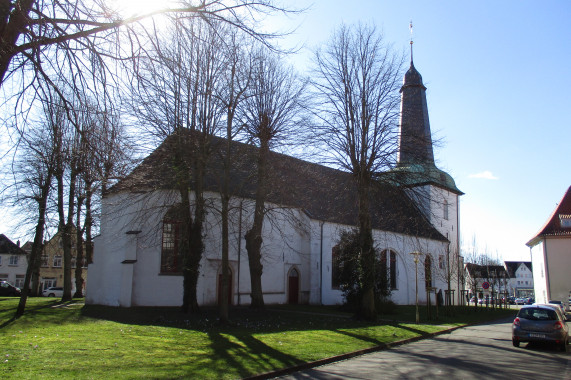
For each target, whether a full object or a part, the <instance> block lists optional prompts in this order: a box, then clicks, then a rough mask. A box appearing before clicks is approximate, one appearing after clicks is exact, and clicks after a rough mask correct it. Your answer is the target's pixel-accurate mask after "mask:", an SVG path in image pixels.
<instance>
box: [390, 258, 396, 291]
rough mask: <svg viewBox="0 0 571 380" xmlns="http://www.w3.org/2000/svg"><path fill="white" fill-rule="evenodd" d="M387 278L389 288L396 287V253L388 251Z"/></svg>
mask: <svg viewBox="0 0 571 380" xmlns="http://www.w3.org/2000/svg"><path fill="white" fill-rule="evenodd" d="M389 278H390V284H391V289H397V254H396V252H395V251H390V255H389Z"/></svg>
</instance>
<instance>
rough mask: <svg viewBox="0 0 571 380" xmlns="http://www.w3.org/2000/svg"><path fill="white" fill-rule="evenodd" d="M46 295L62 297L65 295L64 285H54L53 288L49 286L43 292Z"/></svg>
mask: <svg viewBox="0 0 571 380" xmlns="http://www.w3.org/2000/svg"><path fill="white" fill-rule="evenodd" d="M42 295H43V296H44V297H62V296H63V287H61V286H54V287H51V288H47V289H46V290H44V291H43V292H42Z"/></svg>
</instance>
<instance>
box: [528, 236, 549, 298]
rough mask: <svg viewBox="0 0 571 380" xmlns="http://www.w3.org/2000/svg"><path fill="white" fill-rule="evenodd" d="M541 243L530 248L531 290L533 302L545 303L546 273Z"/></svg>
mask: <svg viewBox="0 0 571 380" xmlns="http://www.w3.org/2000/svg"><path fill="white" fill-rule="evenodd" d="M543 248H544V245H543V242H540V243H539V244H537V245H536V246H534V247H533V248H531V268H532V270H533V288H534V292H535V302H537V303H546V302H547V300H548V294H547V272H546V269H545V257H544V252H543Z"/></svg>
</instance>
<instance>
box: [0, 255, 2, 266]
mask: <svg viewBox="0 0 571 380" xmlns="http://www.w3.org/2000/svg"><path fill="white" fill-rule="evenodd" d="M0 265H2V256H0Z"/></svg>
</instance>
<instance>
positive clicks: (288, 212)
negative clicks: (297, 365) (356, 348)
mask: <svg viewBox="0 0 571 380" xmlns="http://www.w3.org/2000/svg"><path fill="white" fill-rule="evenodd" d="M207 198H208V200H209V204H210V206H211V210H210V211H209V212H208V215H207V217H206V221H205V224H206V226H207V233H206V234H205V241H204V242H205V252H204V255H203V258H202V260H201V267H200V276H199V280H198V285H197V298H198V302H199V304H201V305H214V304H216V303H217V298H218V275H219V273H221V243H220V238H219V237H220V236H221V224H220V215H219V214H218V213H217V212H216V211H215V210H217V209H219V197H218V196H217V195H216V194H207ZM172 199H173V198H172V194H170V193H166V192H163V193H160V194H155V195H153V196H136V198H133V196H132V195H125V194H120V195H112V196H110V197H108V198H106V199H105V200H104V202H105V204H104V207H103V212H104V215H103V222H102V229H101V236H99V237H98V238H97V240H96V244H95V255H94V263H93V264H90V265H89V276H90V281H89V284H88V288H87V294H86V302H87V303H95V304H104V305H111V306H135V305H138V306H180V305H181V304H182V293H183V289H182V288H183V285H182V283H183V277H182V275H166V274H161V273H160V265H161V264H160V262H161V239H162V223H161V222H162V218H163V216H164V214H165V213H166V210H167V209H168V207H166V206H163V207H161V206H162V205H163V204H164V203H165V202H168V201H169V200H170V204H173V203H175V202H176V201H173V200H172ZM232 203H233V207H231V210H232V211H231V215H230V218H231V222H230V232H229V243H230V244H229V261H230V268H231V272H232V284H231V288H232V303H233V304H238V303H240V304H242V305H247V304H249V303H250V295H249V293H250V278H249V265H248V259H247V252H246V248H245V241H244V239H243V236H244V235H245V233H246V231H247V230H248V229H249V228H250V226H251V223H252V217H253V206H254V204H253V202H252V201H251V200H250V201H246V200H240V199H233V200H232ZM240 203H241V205H242V212H241V214H240V211H239V210H240V207H238V206H239V205H240ZM125 205H127V206H125ZM268 208H270V209H272V212H270V213H269V217H268V219H266V220H265V222H264V228H263V236H264V243H263V246H262V252H263V255H264V256H263V265H264V272H263V275H262V288H263V291H264V301H265V302H266V303H267V304H273V303H287V302H288V274H289V271H290V270H292V268H295V269H296V270H297V271H298V273H299V275H300V286H299V297H298V300H299V302H303V303H306V302H308V303H311V304H325V305H335V304H341V303H342V302H343V295H342V292H341V291H340V290H339V289H334V288H332V286H331V272H332V257H331V252H332V248H333V247H334V246H335V245H336V244H337V243H338V241H339V236H340V233H341V232H342V231H343V230H349V229H351V228H352V227H351V226H346V225H339V224H334V223H322V222H320V221H317V220H313V219H310V218H309V216H308V215H306V214H304V213H303V212H301V211H300V210H292V209H280V208H278V207H275V205H268ZM143 211H145V212H143ZM145 213H146V215H145ZM240 215H241V222H240ZM127 232H130V233H129V234H127ZM373 238H374V240H375V245H376V247H377V248H378V249H380V250H383V249H391V250H393V251H395V252H396V253H397V288H396V289H394V290H393V291H392V294H391V299H392V300H393V301H394V302H395V303H398V304H412V303H414V299H415V297H414V295H415V287H414V278H415V277H414V262H413V256H412V255H411V254H410V252H412V251H420V252H423V253H425V254H426V253H429V254H431V257H432V265H433V280H434V286H436V287H437V288H441V289H445V288H446V287H445V282H443V281H442V278H441V277H440V276H437V275H436V266H437V265H438V256H439V253H440V252H443V251H444V250H445V247H446V244H445V243H442V242H437V241H433V240H428V239H419V238H415V237H410V236H404V235H400V234H394V233H387V232H381V231H376V230H375V231H374V232H373ZM238 252H240V254H238ZM124 261H127V262H126V263H123V262H124ZM418 274H419V275H418V276H419V277H418V278H419V300H420V302H421V303H423V302H425V299H426V293H425V291H424V258H423V259H421V262H420V263H419V264H418ZM130 279H132V280H130Z"/></svg>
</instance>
